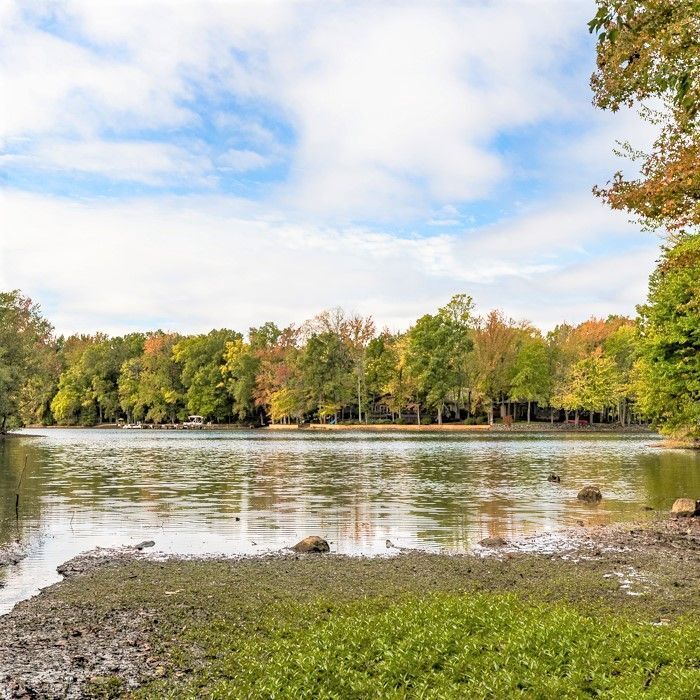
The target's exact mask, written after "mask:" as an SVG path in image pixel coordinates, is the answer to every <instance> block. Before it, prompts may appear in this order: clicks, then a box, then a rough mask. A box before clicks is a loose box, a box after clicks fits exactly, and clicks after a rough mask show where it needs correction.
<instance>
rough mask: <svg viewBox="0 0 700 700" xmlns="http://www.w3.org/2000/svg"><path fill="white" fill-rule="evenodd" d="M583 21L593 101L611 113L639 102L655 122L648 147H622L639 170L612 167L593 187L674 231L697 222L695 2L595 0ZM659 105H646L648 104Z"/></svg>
mask: <svg viewBox="0 0 700 700" xmlns="http://www.w3.org/2000/svg"><path fill="white" fill-rule="evenodd" d="M597 5H598V10H597V13H596V15H595V17H594V18H593V19H592V20H591V22H590V23H589V28H590V30H591V32H592V33H594V34H596V35H597V39H598V41H597V60H596V71H595V73H594V74H593V77H592V79H591V86H592V88H593V92H594V100H593V101H594V104H595V105H596V106H598V107H600V108H602V109H609V110H611V111H617V110H618V109H620V107H622V106H628V107H631V106H633V105H635V104H636V105H641V106H642V110H641V114H642V116H643V117H644V118H646V119H647V120H649V121H651V122H653V123H654V124H655V125H656V126H657V127H658V132H659V135H658V137H657V139H656V141H655V143H654V144H653V146H652V148H651V151H650V152H649V153H641V152H638V151H636V150H635V149H634V147H633V146H632V145H630V144H624V145H623V150H624V151H625V152H626V153H627V154H628V155H630V156H632V157H633V158H634V159H636V160H638V161H641V163H640V168H639V171H640V175H639V177H637V178H632V179H629V178H626V177H625V176H624V175H623V173H622V172H617V173H616V174H615V176H614V177H613V180H612V183H610V184H609V186H608V187H604V188H596V189H595V192H596V193H597V194H598V195H599V196H601V197H603V198H604V199H605V200H606V201H607V202H608V203H609V204H610V206H612V207H613V208H614V209H622V210H625V211H628V212H630V213H632V214H633V215H634V216H636V217H638V218H639V219H640V220H641V221H642V223H643V224H644V225H645V226H647V227H649V228H652V229H657V228H663V229H666V230H667V231H669V232H671V234H672V235H673V236H674V237H675V236H677V235H682V233H683V232H692V231H697V230H698V227H699V226H700V121H699V120H700V2H699V1H698V0H683V1H676V2H670V1H669V0H598V1H597ZM657 102H658V103H660V105H661V107H660V108H653V109H652V108H650V106H649V105H650V104H651V105H652V106H653V105H655V103H657Z"/></svg>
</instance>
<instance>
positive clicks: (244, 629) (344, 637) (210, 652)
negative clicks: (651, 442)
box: [0, 522, 700, 700]
mask: <svg viewBox="0 0 700 700" xmlns="http://www.w3.org/2000/svg"><path fill="white" fill-rule="evenodd" d="M689 525H692V527H689V526H686V525H685V524H683V523H679V524H674V525H673V529H668V528H666V526H665V525H663V527H662V526H659V528H658V529H656V530H654V529H650V530H633V531H629V530H627V531H624V532H622V536H623V537H624V541H625V542H626V543H627V544H629V545H631V547H630V548H629V549H628V550H627V551H624V552H622V551H620V549H619V548H618V545H619V544H620V543H619V542H617V540H612V541H610V542H609V544H610V545H611V546H610V547H607V548H606V547H603V548H602V549H597V546H598V544H597V543H593V545H592V547H593V548H589V549H586V550H585V551H584V552H579V553H577V554H576V555H575V556H571V555H561V556H559V555H554V556H552V555H536V554H526V553H515V554H503V555H500V556H498V557H488V558H481V557H477V556H446V555H430V554H425V553H405V554H401V555H399V556H395V557H386V558H373V559H366V558H351V557H343V556H338V555H307V556H299V557H295V556H273V557H267V558H254V559H243V560H227V559H212V560H180V559H171V560H166V561H154V560H148V559H140V558H133V557H132V556H124V557H122V558H119V557H117V558H116V559H109V558H106V559H105V561H104V562H101V563H100V565H98V566H90V567H88V569H87V570H86V571H85V572H83V573H75V574H74V575H71V576H70V577H69V578H68V579H66V580H65V581H63V582H62V583H60V584H57V585H56V586H53V587H51V588H50V589H48V590H46V591H45V592H44V593H43V594H42V595H41V596H39V597H37V598H34V599H32V600H30V601H26V602H25V603H22V604H20V605H19V606H18V607H17V608H16V609H15V611H13V613H11V615H9V616H6V617H5V618H0V666H3V663H4V665H5V666H6V667H7V669H8V671H9V674H8V676H7V678H8V679H10V680H8V681H6V683H7V684H8V686H7V687H14V688H19V689H20V690H23V689H26V688H29V689H30V690H32V692H34V693H35V695H28V696H27V697H30V696H31V697H80V698H82V697H103V698H104V697H132V698H387V697H388V698H513V697H524V698H552V699H554V698H589V697H604V698H638V697H644V698H646V697H648V698H664V699H667V698H678V699H681V698H683V699H684V700H685V699H687V698H700V645H699V644H698V639H700V567H699V566H698V564H699V563H700V538H699V535H700V529H699V528H698V527H697V526H696V525H697V523H695V522H693V523H689ZM664 528H666V529H664ZM78 571H79V569H78ZM3 642H4V643H5V644H6V649H7V652H6V655H5V656H4V657H3V648H2V645H3ZM16 679H19V680H16ZM66 679H68V680H66ZM71 679H72V680H71ZM0 680H1V679H0ZM13 683H14V685H12V684H13ZM1 686H2V682H0V689H2V688H1ZM10 697H21V696H20V695H15V696H13V695H10Z"/></svg>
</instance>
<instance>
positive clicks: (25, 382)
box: [0, 290, 53, 434]
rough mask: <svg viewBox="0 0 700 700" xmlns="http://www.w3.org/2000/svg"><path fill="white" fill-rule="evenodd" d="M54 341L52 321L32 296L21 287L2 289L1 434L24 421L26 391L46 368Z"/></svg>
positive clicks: (0, 303) (0, 312) (0, 332)
mask: <svg viewBox="0 0 700 700" xmlns="http://www.w3.org/2000/svg"><path fill="white" fill-rule="evenodd" d="M52 343H53V329H52V327H51V324H50V323H49V322H48V321H47V320H46V319H44V318H43V317H42V315H41V312H40V310H39V307H38V306H37V305H36V304H34V303H33V302H32V300H31V299H29V298H28V297H25V296H22V294H21V293H20V292H19V291H17V290H15V291H12V292H0V434H3V433H5V431H6V430H7V427H8V426H9V425H18V424H20V423H21V422H22V417H21V409H22V403H23V400H25V401H26V397H27V393H26V392H27V391H29V390H31V389H32V380H33V379H36V378H37V377H38V376H40V375H39V374H38V373H41V372H42V371H43V370H44V369H45V365H44V363H45V360H46V353H47V352H50V348H51V346H52ZM52 381H53V379H52Z"/></svg>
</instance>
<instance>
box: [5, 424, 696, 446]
mask: <svg viewBox="0 0 700 700" xmlns="http://www.w3.org/2000/svg"><path fill="white" fill-rule="evenodd" d="M22 429H27V430H85V431H92V430H118V429H120V428H119V426H118V425H117V424H115V423H102V424H100V425H90V426H86V425H28V426H25V427H24V428H20V429H19V430H22ZM143 430H146V431H149V430H155V431H158V432H160V431H168V432H173V431H174V432H187V433H190V432H191V433H197V432H216V431H222V432H224V431H263V432H371V433H402V432H403V433H414V432H421V433H441V432H444V433H461V432H464V433H472V432H476V433H499V434H508V433H551V434H557V433H558V434H563V433H565V434H576V435H587V434H606V435H650V436H658V435H659V434H658V433H657V432H656V431H654V430H653V429H651V428H650V427H648V426H639V425H633V426H624V427H623V426H619V425H612V424H594V425H592V426H591V425H586V426H575V425H570V424H563V423H554V424H551V423H549V422H548V421H541V422H537V423H536V422H532V423H526V422H524V421H523V422H518V423H514V424H513V425H511V426H506V425H503V424H500V423H495V424H494V425H488V424H480V425H465V424H464V423H443V424H442V425H438V424H429V425H414V424H406V425H403V424H398V423H368V424H354V423H340V424H324V423H303V424H291V425H284V424H281V423H271V424H269V425H266V426H260V425H255V426H252V425H251V426H246V425H238V424H221V425H211V426H205V427H204V428H201V429H198V430H183V429H174V428H166V427H146V428H144V429H143ZM0 437H32V436H30V435H28V434H23V433H21V432H14V431H10V432H8V433H6V434H5V435H2V436H0ZM664 443H667V444H665V445H664V446H668V447H682V446H690V447H700V441H696V443H695V444H688V443H683V442H682V441H677V440H669V439H665V440H664Z"/></svg>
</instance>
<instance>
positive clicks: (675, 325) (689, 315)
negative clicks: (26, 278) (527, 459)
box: [0, 236, 700, 437]
mask: <svg viewBox="0 0 700 700" xmlns="http://www.w3.org/2000/svg"><path fill="white" fill-rule="evenodd" d="M698 279H700V238H699V237H697V236H694V237H693V236H691V237H688V238H687V239H686V240H685V241H682V242H679V243H678V244H676V245H674V246H673V247H671V248H666V249H664V251H663V257H662V260H661V262H660V264H659V268H658V269H657V270H656V271H655V273H654V274H653V275H652V278H651V280H650V294H649V302H648V303H647V304H646V305H642V306H639V307H638V316H637V317H636V318H634V319H633V318H627V317H620V316H610V317H608V318H607V319H596V318H591V319H590V320H588V321H585V322H583V323H580V324H578V325H570V324H566V323H562V324H560V325H557V326H556V327H555V328H553V329H552V330H551V331H549V332H547V333H543V332H541V331H540V330H539V329H538V328H535V327H534V326H533V325H531V324H530V323H528V322H525V321H520V322H516V321H514V320H512V319H510V318H508V317H507V316H505V315H504V314H503V313H502V312H501V311H498V310H494V311H491V312H490V313H487V314H485V315H483V316H480V315H477V314H476V313H475V309H474V304H473V301H472V299H471V297H469V296H468V295H466V294H457V295H455V296H453V297H452V299H451V300H449V302H448V303H446V304H445V306H443V307H441V308H438V309H437V310H436V311H435V312H434V313H432V314H426V315H424V316H421V317H420V318H419V319H417V320H416V321H415V323H414V324H413V325H412V326H411V327H410V328H408V329H407V330H406V331H405V332H392V331H390V330H388V329H386V328H385V329H378V328H376V326H375V323H374V321H373V319H372V318H371V317H363V316H360V315H357V314H348V313H345V312H344V311H343V310H341V309H339V308H335V309H331V310H327V311H323V312H321V313H319V314H318V315H317V316H315V317H314V318H312V319H310V320H307V321H305V322H303V323H300V324H298V325H290V326H288V327H286V328H280V327H278V326H277V325H275V324H274V323H271V322H267V323H264V324H262V325H260V326H258V327H255V328H250V329H249V330H248V331H247V333H245V334H243V333H241V332H239V331H236V330H230V329H226V328H222V329H215V330H212V331H210V332H209V333H206V334H197V335H180V334H178V333H171V332H165V331H162V330H157V331H153V332H147V333H141V332H138V333H130V334H127V335H124V336H118V337H109V336H107V335H105V334H102V333H96V334H94V335H72V336H69V337H63V336H56V335H55V334H54V332H53V329H52V327H51V324H50V323H49V322H48V321H47V320H46V319H45V318H43V316H42V315H41V312H40V309H39V308H38V306H37V305H35V304H33V303H32V301H31V300H30V299H28V298H27V297H25V296H23V295H22V294H21V293H20V292H18V291H13V292H7V293H4V294H2V295H0V388H1V391H0V416H2V418H1V420H2V428H3V430H4V429H6V428H8V427H12V426H17V425H30V424H45V425H50V424H59V425H83V426H91V425H97V424H100V423H116V422H118V421H125V422H127V423H131V422H137V421H143V422H145V423H149V424H155V425H157V424H163V423H168V424H174V423H177V422H181V421H183V419H185V418H186V417H187V416H188V415H190V414H197V415H201V416H203V417H204V418H205V419H206V420H207V421H212V422H214V423H232V422H237V423H240V424H243V425H252V426H262V425H266V424H268V423H271V422H272V423H301V422H307V421H315V422H323V423H325V422H331V423H335V422H359V423H365V422H374V423H376V422H395V423H419V424H423V425H425V424H430V423H438V424H441V423H443V422H456V421H460V422H464V423H468V424H469V423H472V424H476V423H493V422H496V421H506V422H510V421H511V420H522V421H528V422H530V421H537V420H539V421H550V422H554V421H557V422H562V421H570V422H572V423H574V424H580V425H585V424H588V423H618V424H620V425H629V424H631V423H632V422H642V421H649V422H652V423H653V424H654V425H657V426H658V427H660V428H661V429H662V430H663V431H664V432H667V433H669V434H671V435H675V436H681V437H695V436H696V435H697V433H698V425H699V421H700V409H699V408H698V407H699V406H700V400H699V399H700V367H699V366H698V352H697V347H698V333H699V330H698V329H699V328H700V315H699V311H700V309H699V305H698V289H697V280H698Z"/></svg>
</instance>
